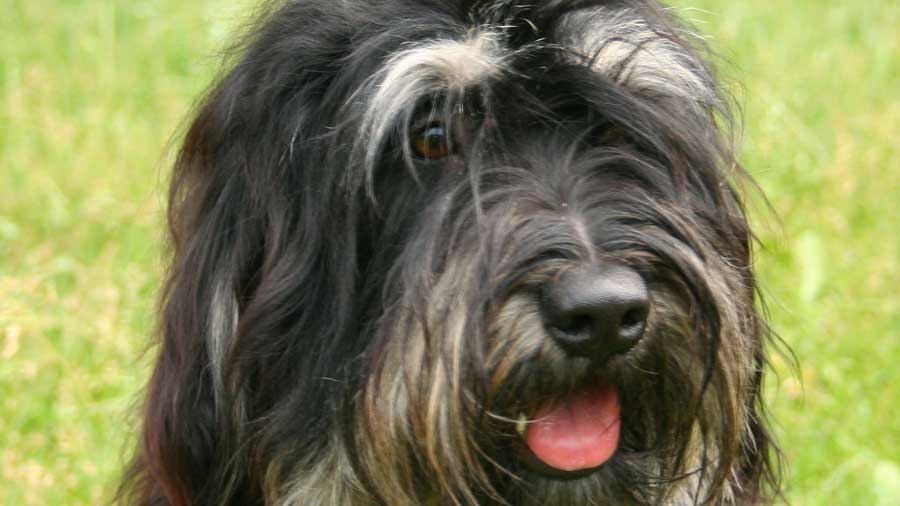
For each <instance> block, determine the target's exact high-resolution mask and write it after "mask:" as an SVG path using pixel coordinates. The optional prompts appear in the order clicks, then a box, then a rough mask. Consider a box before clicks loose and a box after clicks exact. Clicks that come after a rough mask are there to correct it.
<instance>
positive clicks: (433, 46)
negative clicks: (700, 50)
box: [380, 2, 715, 101]
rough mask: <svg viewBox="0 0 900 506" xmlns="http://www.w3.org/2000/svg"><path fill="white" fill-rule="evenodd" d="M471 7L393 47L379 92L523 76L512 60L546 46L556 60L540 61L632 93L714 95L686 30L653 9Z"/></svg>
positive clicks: (430, 88) (454, 86)
mask: <svg viewBox="0 0 900 506" xmlns="http://www.w3.org/2000/svg"><path fill="white" fill-rule="evenodd" d="M560 3H563V4H564V3H566V2H560ZM570 4H571V3H570ZM470 13H472V14H471V15H470V16H469V17H468V18H467V21H466V22H465V23H459V24H457V25H455V26H453V27H451V28H450V29H447V30H442V31H441V34H440V35H439V36H433V35H422V36H421V37H419V38H414V39H412V40H408V41H406V42H405V43H404V44H403V46H402V48H401V50H399V51H395V52H393V54H392V56H391V57H390V58H388V59H387V60H386V62H385V65H384V68H383V70H382V72H381V73H380V76H381V83H380V87H381V88H382V90H385V91H386V92H387V90H390V93H391V95H392V96H398V95H403V96H408V95H409V93H410V92H412V91H414V90H413V87H414V86H413V85H412V84H411V83H418V84H419V85H424V84H425V83H426V82H427V84H428V86H419V87H418V90H417V91H420V92H423V91H427V92H433V91H434V88H435V87H438V86H440V87H443V88H447V89H451V90H453V89H465V88H467V87H470V86H473V85H479V84H486V83H487V82H489V81H490V80H493V79H498V78H503V77H505V78H508V79H515V78H516V77H523V74H524V77H526V78H527V77H531V76H529V75H528V74H529V72H528V71H529V69H525V70H524V72H523V68H522V67H521V66H516V62H517V61H521V60H522V59H525V58H528V57H529V56H531V55H533V54H534V53H535V52H536V51H539V50H543V51H544V52H545V54H546V53H547V50H548V49H549V50H551V52H553V53H555V54H556V55H557V57H558V58H557V61H556V62H545V61H542V62H541V65H548V64H549V65H553V64H554V63H555V64H563V65H572V64H576V65H577V64H580V65H583V66H586V67H588V68H590V69H591V70H593V71H594V72H595V73H596V74H597V76H598V77H602V78H604V79H608V80H611V81H614V82H617V83H619V84H621V85H623V86H626V87H629V88H631V89H634V90H636V91H650V92H655V93H660V92H661V93H665V94H667V95H671V96H677V97H685V98H690V99H692V100H701V101H702V100H704V99H707V98H708V99H710V100H714V98H715V97H713V96H712V95H713V94H714V91H713V90H711V89H710V81H711V80H710V79H709V76H708V75H707V72H706V70H705V68H704V66H703V64H702V62H701V61H700V60H699V58H698V57H697V55H696V54H695V53H694V51H693V49H692V48H691V47H690V46H689V45H688V44H687V42H685V39H684V36H685V34H686V33H688V32H686V31H685V30H684V29H683V28H679V29H678V30H679V33H673V30H672V29H670V28H669V27H667V25H666V24H665V22H663V21H661V20H662V18H660V17H659V16H658V13H656V12H654V11H647V10H643V9H639V8H633V7H627V8H623V7H622V6H618V7H615V8H613V7H608V6H603V5H600V6H591V7H586V8H585V7H582V8H577V9H570V10H568V11H566V10H559V11H554V12H553V14H554V17H553V20H552V22H548V21H547V20H546V17H547V15H544V17H543V18H542V17H540V13H539V12H535V11H528V10H524V7H522V5H521V4H520V3H517V2H481V3H479V4H478V5H477V6H476V7H473V10H472V11H470ZM523 32H526V33H527V36H525V37H522V36H520V34H521V33H523ZM513 70H514V71H513ZM398 86H399V87H400V88H401V89H398ZM424 88H428V89H427V90H426V89H424Z"/></svg>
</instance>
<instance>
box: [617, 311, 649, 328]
mask: <svg viewBox="0 0 900 506" xmlns="http://www.w3.org/2000/svg"><path fill="white" fill-rule="evenodd" d="M646 317H647V315H646V313H645V312H644V311H643V310H642V309H638V308H631V309H629V310H628V311H626V312H625V314H624V315H623V316H622V321H621V323H620V325H621V326H622V328H623V329H630V328H632V327H635V326H637V325H643V324H644V319H645V318H646Z"/></svg>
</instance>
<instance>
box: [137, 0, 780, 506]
mask: <svg viewBox="0 0 900 506" xmlns="http://www.w3.org/2000/svg"><path fill="white" fill-rule="evenodd" d="M698 40H699V38H696V37H694V36H693V35H691V34H690V32H688V31H687V30H686V29H685V27H684V26H682V25H681V24H679V23H678V22H677V21H676V20H674V19H673V18H672V16H671V15H670V13H669V12H668V11H667V10H666V9H664V8H662V7H661V6H659V5H657V4H655V3H653V2H650V1H645V0H593V1H592V0H546V1H534V2H526V1H521V0H480V1H479V0H468V1H466V0H287V1H283V2H280V3H279V4H278V5H273V6H272V7H271V8H270V9H269V11H268V12H267V14H266V15H264V16H263V20H262V21H261V22H260V24H259V25H258V26H256V28H255V29H254V30H253V31H252V32H251V34H250V37H249V39H248V40H247V41H246V42H245V44H244V45H243V50H242V52H241V54H240V57H239V59H238V61H236V62H235V64H234V66H233V68H231V70H230V71H229V72H228V73H227V74H226V75H224V76H223V77H222V78H221V80H220V81H219V82H218V84H217V85H216V86H215V87H214V88H213V89H212V91H211V92H210V94H209V96H208V98H207V99H206V101H205V102H204V103H203V104H202V106H201V107H200V109H199V111H198V113H197V115H196V118H195V120H194V121H193V123H192V126H191V127H190V130H189V131H188V133H187V135H186V139H185V141H184V144H183V148H182V149H181V151H180V155H179V158H178V161H177V164H176V167H175V174H174V179H173V182H172V189H171V196H170V197H171V200H170V208H169V213H170V214H169V221H170V227H171V244H172V247H173V258H172V263H171V268H170V272H169V277H168V282H167V284H166V286H165V290H164V296H163V310H162V318H161V325H160V329H159V332H160V335H161V344H160V348H159V350H160V351H159V353H160V355H159V358H158V362H157V365H156V369H155V372H154V374H153V377H152V379H151V380H150V385H149V389H148V393H147V400H146V406H145V411H144V415H143V416H144V418H143V432H142V437H141V443H140V446H139V449H138V452H137V455H136V457H135V460H134V463H133V465H132V467H131V471H130V473H129V475H128V477H127V478H126V480H125V483H124V484H123V486H122V490H121V492H120V499H121V500H122V501H123V502H127V503H132V504H142V505H177V506H186V505H191V504H198V505H226V504H228V505H231V504H236V505H278V506H376V505H380V506H425V505H448V506H449V505H456V506H462V505H466V506H475V505H512V506H532V505H533V506H537V505H550V506H587V505H626V506H627V505H651V504H663V505H679V506H680V505H688V504H713V505H736V504H740V505H746V504H763V503H768V502H770V501H771V498H772V496H773V495H775V494H777V491H778V488H779V479H778V467H779V466H778V465H777V461H778V453H777V450H776V449H775V447H774V444H773V442H772V440H771V437H770V435H769V431H768V430H767V428H766V426H765V423H764V419H763V417H762V415H761V406H760V385H761V381H762V375H763V368H764V365H765V355H764V349H763V348H764V342H765V341H766V335H767V333H766V326H765V323H764V321H763V319H762V317H761V316H760V314H759V312H758V309H757V302H756V300H755V299H756V288H755V286H756V285H755V281H754V276H753V272H752V270H751V258H750V255H751V251H750V248H751V239H750V238H751V233H750V231H749V230H748V226H747V222H746V220H745V215H744V211H743V207H742V204H741V199H740V197H739V195H738V193H737V191H736V188H737V187H739V186H741V185H744V184H747V183H749V178H748V176H747V175H746V174H745V173H744V172H743V170H742V169H741V168H740V166H739V165H738V163H737V162H736V160H735V158H734V155H733V146H732V145H731V142H730V135H729V128H728V126H729V124H730V116H729V107H728V104H729V100H728V97H726V96H725V95H724V94H723V92H722V88H721V87H720V86H719V85H718V84H717V82H716V79H715V77H714V74H713V71H712V70H711V67H710V66H709V65H708V64H707V63H706V61H705V57H704V56H703V55H704V50H703V48H702V47H701V45H700V43H699V42H698Z"/></svg>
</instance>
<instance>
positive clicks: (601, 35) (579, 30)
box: [559, 8, 716, 103]
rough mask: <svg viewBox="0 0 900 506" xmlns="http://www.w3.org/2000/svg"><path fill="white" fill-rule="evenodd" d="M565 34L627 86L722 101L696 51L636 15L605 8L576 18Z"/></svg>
mask: <svg viewBox="0 0 900 506" xmlns="http://www.w3.org/2000/svg"><path fill="white" fill-rule="evenodd" d="M559 33H560V34H561V35H563V36H567V37H569V38H568V40H564V43H565V44H566V45H569V46H570V47H571V48H572V49H574V50H575V51H577V52H578V53H579V54H581V55H583V56H585V57H587V58H589V59H590V60H591V61H592V65H593V68H594V69H595V70H597V71H598V72H600V73H603V74H604V75H607V76H609V77H610V78H612V79H615V80H616V81H617V82H618V83H620V84H622V85H623V86H627V87H629V88H632V89H635V90H637V91H653V92H658V93H664V94H667V95H672V96H678V97H685V98H690V99H691V100H692V101H700V102H702V103H711V102H714V101H715V100H716V94H715V91H714V90H712V89H710V84H709V83H710V80H709V77H708V73H707V71H706V70H705V69H704V68H703V67H702V64H701V63H700V62H699V61H698V60H697V58H696V57H695V56H694V55H692V54H691V52H690V50H689V49H688V48H686V47H684V46H683V45H682V44H680V43H678V42H676V41H675V40H673V39H672V38H669V37H668V36H667V35H666V34H661V33H659V32H658V31H656V30H654V27H653V26H651V24H650V23H649V22H648V21H647V20H646V19H644V18H643V17H641V16H640V15H639V14H638V13H637V12H635V11H632V10H628V9H625V10H610V9H603V8H599V9H596V10H592V11H590V12H579V13H576V14H572V15H570V16H569V17H568V18H567V19H566V21H565V22H564V23H563V25H562V29H561V30H560V32H559Z"/></svg>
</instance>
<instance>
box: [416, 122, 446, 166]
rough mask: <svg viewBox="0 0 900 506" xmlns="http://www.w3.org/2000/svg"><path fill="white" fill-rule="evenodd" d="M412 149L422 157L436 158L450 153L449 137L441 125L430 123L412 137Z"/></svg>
mask: <svg viewBox="0 0 900 506" xmlns="http://www.w3.org/2000/svg"><path fill="white" fill-rule="evenodd" d="M413 149H415V151H416V153H417V154H418V155H419V156H421V157H422V158H426V159H428V160H437V159H439V158H444V157H446V156H447V155H449V154H450V139H449V138H448V136H447V129H446V128H444V127H443V125H431V126H429V127H427V128H425V129H424V130H422V132H421V133H419V134H418V135H416V137H415V139H413Z"/></svg>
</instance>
